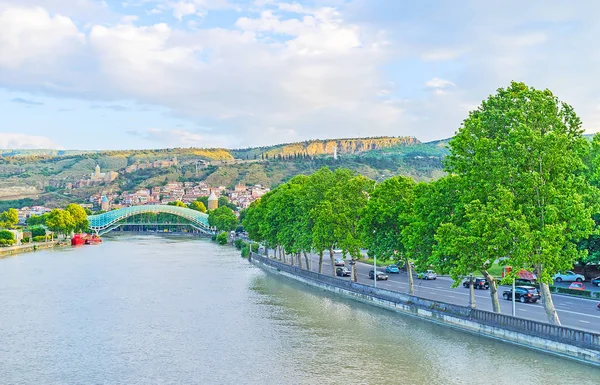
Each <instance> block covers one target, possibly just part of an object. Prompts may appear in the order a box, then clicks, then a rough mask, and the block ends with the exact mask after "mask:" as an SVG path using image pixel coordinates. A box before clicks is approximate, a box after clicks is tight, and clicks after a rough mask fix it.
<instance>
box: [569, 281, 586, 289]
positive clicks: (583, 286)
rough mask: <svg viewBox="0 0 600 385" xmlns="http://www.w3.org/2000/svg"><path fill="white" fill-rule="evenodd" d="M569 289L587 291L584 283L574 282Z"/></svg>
mask: <svg viewBox="0 0 600 385" xmlns="http://www.w3.org/2000/svg"><path fill="white" fill-rule="evenodd" d="M569 289H571V290H585V285H584V284H583V282H573V283H572V284H570V285H569Z"/></svg>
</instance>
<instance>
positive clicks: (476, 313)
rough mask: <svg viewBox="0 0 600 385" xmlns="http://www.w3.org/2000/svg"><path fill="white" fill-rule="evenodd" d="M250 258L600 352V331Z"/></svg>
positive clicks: (356, 289) (342, 286) (371, 293)
mask: <svg viewBox="0 0 600 385" xmlns="http://www.w3.org/2000/svg"><path fill="white" fill-rule="evenodd" d="M251 258H252V259H255V260H257V261H260V262H261V263H264V264H266V265H269V266H272V267H274V268H277V269H278V270H280V271H285V272H287V273H290V274H295V275H297V276H300V277H303V278H307V279H312V280H314V281H317V282H320V283H323V284H327V285H330V286H333V287H337V288H340V289H346V290H349V291H352V292H354V293H358V294H364V295H368V296H372V297H375V298H378V299H382V300H386V301H390V302H392V303H396V304H403V305H409V306H412V307H413V308H414V310H415V311H416V310H417V309H424V310H428V311H431V312H433V313H435V314H437V315H439V316H443V315H449V316H453V317H457V318H461V319H465V320H470V321H476V322H477V323H480V324H483V325H488V326H492V327H498V328H502V329H506V330H510V331H514V332H518V333H524V334H527V335H530V336H534V337H540V338H544V339H549V340H553V341H556V342H562V343H566V344H570V345H574V346H578V347H582V348H587V349H592V350H597V351H600V334H597V333H592V332H588V331H585V330H579V329H573V328H569V327H565V326H558V325H551V324H548V323H544V322H539V321H534V320H528V319H524V318H518V317H512V316H509V315H504V314H498V313H493V312H489V311H485V310H479V309H471V308H470V307H466V306H460V305H454V304H450V303H446V302H440V301H433V300H430V299H426V298H421V297H417V296H411V295H408V294H405V293H401V292H398V291H394V290H388V289H381V288H375V287H373V286H369V285H363V284H360V283H355V282H351V281H350V280H345V279H340V278H336V277H333V276H331V275H325V274H319V273H317V272H314V271H308V270H304V269H301V268H300V267H298V266H292V265H288V264H285V263H282V262H279V261H277V260H274V259H271V258H267V257H265V256H263V255H259V254H256V253H252V254H251Z"/></svg>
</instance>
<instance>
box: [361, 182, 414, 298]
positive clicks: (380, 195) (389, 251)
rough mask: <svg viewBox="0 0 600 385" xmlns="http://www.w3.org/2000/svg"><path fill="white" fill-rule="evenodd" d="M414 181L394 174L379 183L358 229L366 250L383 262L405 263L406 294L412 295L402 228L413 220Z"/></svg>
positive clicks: (412, 290) (412, 288) (409, 269)
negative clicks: (407, 288)
mask: <svg viewBox="0 0 600 385" xmlns="http://www.w3.org/2000/svg"><path fill="white" fill-rule="evenodd" d="M414 187H415V182H414V181H413V180H412V179H410V178H407V177H404V176H397V177H394V178H390V179H387V180H385V181H383V182H382V183H379V184H378V185H377V187H376V188H375V189H374V191H373V193H372V194H371V196H370V198H369V201H368V203H367V205H366V206H365V208H364V210H363V214H362V218H361V220H360V224H359V225H360V230H361V234H362V238H363V240H364V245H365V247H366V248H367V249H368V250H369V253H370V254H372V255H374V256H375V257H377V259H380V260H382V261H385V260H390V259H397V260H398V261H402V262H404V264H405V265H406V266H407V269H408V270H407V272H408V280H409V294H410V295H414V286H413V279H412V278H413V277H412V269H411V268H410V267H411V266H410V262H409V260H408V259H407V253H406V249H407V248H406V247H405V236H403V234H402V231H403V229H404V228H406V227H407V226H409V224H410V221H411V219H412V210H413V203H414V191H413V190H414Z"/></svg>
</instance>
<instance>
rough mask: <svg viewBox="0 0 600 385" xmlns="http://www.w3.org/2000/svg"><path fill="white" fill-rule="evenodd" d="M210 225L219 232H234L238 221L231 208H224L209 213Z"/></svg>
mask: <svg viewBox="0 0 600 385" xmlns="http://www.w3.org/2000/svg"><path fill="white" fill-rule="evenodd" d="M208 224H209V225H210V226H212V227H216V228H217V230H219V231H233V230H235V228H236V227H237V224H238V220H237V218H236V216H235V214H234V213H233V211H231V209H230V208H229V207H227V206H223V207H219V208H216V209H214V210H212V211H210V212H209V213H208Z"/></svg>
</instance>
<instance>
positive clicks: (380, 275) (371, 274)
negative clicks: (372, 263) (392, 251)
mask: <svg viewBox="0 0 600 385" xmlns="http://www.w3.org/2000/svg"><path fill="white" fill-rule="evenodd" d="M376 274H377V280H378V281H387V279H388V276H387V275H385V274H383V273H382V272H381V271H377V272H375V273H374V272H373V270H369V279H374V278H373V277H374V276H375V275H376Z"/></svg>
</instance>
